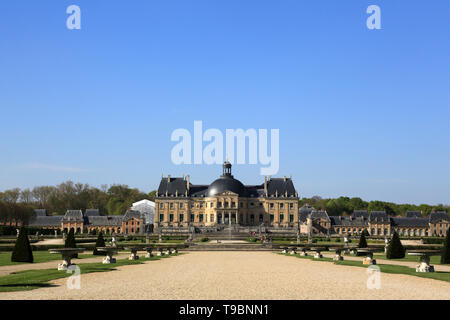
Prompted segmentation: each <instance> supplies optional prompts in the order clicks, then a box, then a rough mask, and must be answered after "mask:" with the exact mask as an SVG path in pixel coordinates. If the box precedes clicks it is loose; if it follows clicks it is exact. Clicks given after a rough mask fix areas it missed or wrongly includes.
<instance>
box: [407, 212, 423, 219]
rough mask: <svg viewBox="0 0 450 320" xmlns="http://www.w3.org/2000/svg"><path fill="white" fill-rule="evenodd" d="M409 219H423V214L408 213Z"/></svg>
mask: <svg viewBox="0 0 450 320" xmlns="http://www.w3.org/2000/svg"><path fill="white" fill-rule="evenodd" d="M406 217H407V218H423V216H422V212H420V211H408V212H407V213H406Z"/></svg>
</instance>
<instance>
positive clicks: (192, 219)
mask: <svg viewBox="0 0 450 320" xmlns="http://www.w3.org/2000/svg"><path fill="white" fill-rule="evenodd" d="M194 218H195V216H194V215H193V214H191V222H194Z"/></svg>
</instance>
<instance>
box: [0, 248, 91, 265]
mask: <svg viewBox="0 0 450 320" xmlns="http://www.w3.org/2000/svg"><path fill="white" fill-rule="evenodd" d="M11 255H12V252H0V266H12V265H16V264H25V263H26V262H11ZM93 257H96V256H93V255H92V254H79V255H78V258H79V259H85V258H93ZM33 258H34V263H41V262H48V261H54V260H61V255H60V254H52V253H50V252H48V251H33Z"/></svg>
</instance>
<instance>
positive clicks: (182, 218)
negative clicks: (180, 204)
mask: <svg viewBox="0 0 450 320" xmlns="http://www.w3.org/2000/svg"><path fill="white" fill-rule="evenodd" d="M183 221H184V214H180V222H183Z"/></svg>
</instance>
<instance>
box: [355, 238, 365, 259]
mask: <svg viewBox="0 0 450 320" xmlns="http://www.w3.org/2000/svg"><path fill="white" fill-rule="evenodd" d="M358 248H367V240H366V236H365V235H364V232H363V233H361V237H360V238H359V243H358ZM356 255H357V256H362V255H364V253H359V252H357V253H356Z"/></svg>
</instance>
